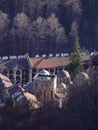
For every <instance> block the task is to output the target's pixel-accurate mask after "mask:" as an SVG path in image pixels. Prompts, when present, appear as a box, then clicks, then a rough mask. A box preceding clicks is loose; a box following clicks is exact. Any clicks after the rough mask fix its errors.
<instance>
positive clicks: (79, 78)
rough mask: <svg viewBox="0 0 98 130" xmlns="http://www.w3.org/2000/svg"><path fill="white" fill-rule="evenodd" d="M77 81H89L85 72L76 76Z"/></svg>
mask: <svg viewBox="0 0 98 130" xmlns="http://www.w3.org/2000/svg"><path fill="white" fill-rule="evenodd" d="M76 79H77V80H89V76H88V74H87V73H85V72H80V73H78V74H77V75H76Z"/></svg>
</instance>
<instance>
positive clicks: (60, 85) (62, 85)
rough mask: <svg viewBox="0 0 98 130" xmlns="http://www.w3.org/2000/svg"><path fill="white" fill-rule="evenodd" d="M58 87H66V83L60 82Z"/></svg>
mask: <svg viewBox="0 0 98 130" xmlns="http://www.w3.org/2000/svg"><path fill="white" fill-rule="evenodd" d="M57 88H64V89H66V85H65V84H64V83H60V84H58V85H57Z"/></svg>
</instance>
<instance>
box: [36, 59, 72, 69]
mask: <svg viewBox="0 0 98 130" xmlns="http://www.w3.org/2000/svg"><path fill="white" fill-rule="evenodd" d="M69 63H70V60H69V58H68V57H52V58H47V59H43V60H42V62H41V63H40V64H39V65H38V66H37V68H38V69H42V68H56V67H64V66H66V65H68V64H69Z"/></svg>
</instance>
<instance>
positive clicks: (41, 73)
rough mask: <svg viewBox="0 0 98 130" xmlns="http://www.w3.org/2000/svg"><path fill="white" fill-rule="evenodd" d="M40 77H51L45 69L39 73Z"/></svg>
mask: <svg viewBox="0 0 98 130" xmlns="http://www.w3.org/2000/svg"><path fill="white" fill-rule="evenodd" d="M39 75H48V76H49V75H50V73H49V72H48V71H47V70H45V69H43V70H41V71H40V72H39Z"/></svg>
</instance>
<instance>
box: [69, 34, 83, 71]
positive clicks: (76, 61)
mask: <svg viewBox="0 0 98 130" xmlns="http://www.w3.org/2000/svg"><path fill="white" fill-rule="evenodd" d="M70 59H71V64H70V67H71V70H72V71H73V72H77V71H79V70H81V69H82V68H83V64H82V58H81V54H80V45H79V40H78V36H76V41H75V45H74V50H73V53H72V55H71V58H70Z"/></svg>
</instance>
